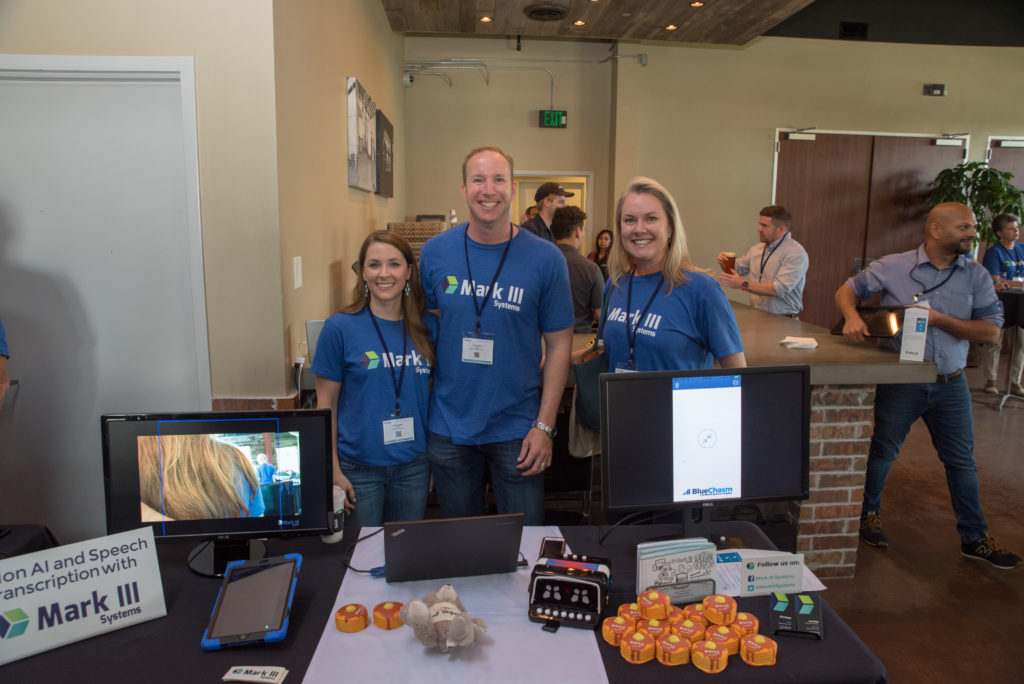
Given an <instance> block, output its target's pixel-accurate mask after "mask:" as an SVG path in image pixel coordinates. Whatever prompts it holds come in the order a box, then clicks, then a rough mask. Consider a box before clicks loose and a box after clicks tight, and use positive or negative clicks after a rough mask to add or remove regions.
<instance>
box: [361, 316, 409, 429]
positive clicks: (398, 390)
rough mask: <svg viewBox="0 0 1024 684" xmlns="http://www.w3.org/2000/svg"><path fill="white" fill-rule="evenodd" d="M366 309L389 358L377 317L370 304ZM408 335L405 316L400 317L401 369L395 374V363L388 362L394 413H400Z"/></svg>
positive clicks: (386, 344) (397, 414)
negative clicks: (393, 395) (393, 397)
mask: <svg viewBox="0 0 1024 684" xmlns="http://www.w3.org/2000/svg"><path fill="white" fill-rule="evenodd" d="M366 311H367V313H369V314H370V320H371V321H373V327H374V328H375V329H376V330H377V337H379V338H380V343H381V344H382V345H384V354H385V355H386V356H387V357H388V358H389V359H390V358H391V352H389V351H388V343H387V342H385V341H384V335H383V334H381V331H380V326H379V325H378V324H377V317H376V316H374V315H373V311H372V310H371V309H370V305H369V304H367V305H366ZM408 342H409V337H408V336H407V335H406V330H405V318H402V370H400V371H398V374H397V376H396V374H395V364H394V363H391V361H389V362H388V364H387V365H388V370H390V371H391V383H392V384H393V385H394V386H395V415H396V416H400V415H402V407H401V406H400V405H399V401H398V399H399V397H400V396H401V395H402V380H404V379H405V353H406V351H407V350H408V348H409V347H408Z"/></svg>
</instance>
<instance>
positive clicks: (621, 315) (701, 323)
mask: <svg viewBox="0 0 1024 684" xmlns="http://www.w3.org/2000/svg"><path fill="white" fill-rule="evenodd" d="M615 229H616V231H617V233H618V234H617V236H616V238H617V239H616V240H615V243H614V245H613V246H612V248H611V255H610V256H609V259H608V270H609V275H610V277H609V280H608V283H607V284H606V285H605V310H606V311H608V315H607V320H606V321H605V326H604V335H603V339H604V350H605V353H606V354H607V355H608V367H609V369H610V370H613V371H654V370H685V369H700V368H711V366H712V365H713V363H714V362H715V361H717V362H718V363H719V364H720V365H721V366H722V367H723V368H736V367H742V366H746V360H745V359H744V356H743V343H742V342H741V340H740V333H739V327H738V326H737V324H736V317H735V315H734V314H733V312H732V307H730V306H729V301H728V299H726V296H725V293H724V292H722V287H721V286H720V285H719V284H718V282H717V281H716V280H715V279H714V278H712V277H710V276H708V275H707V274H706V273H704V272H703V271H702V269H699V268H697V267H696V266H694V265H693V263H692V262H691V261H690V255H689V252H688V250H687V247H686V232H685V231H684V230H683V224H682V222H681V221H680V219H679V209H678V207H677V206H676V202H675V200H674V199H673V198H672V196H671V195H670V194H669V192H668V190H666V189H665V188H664V187H663V186H662V185H661V184H660V183H658V182H657V181H654V180H651V179H650V178H634V179H633V180H632V181H630V183H629V186H628V187H627V188H626V191H625V192H624V193H622V196H621V197H620V198H619V202H618V206H617V208H616V211H615Z"/></svg>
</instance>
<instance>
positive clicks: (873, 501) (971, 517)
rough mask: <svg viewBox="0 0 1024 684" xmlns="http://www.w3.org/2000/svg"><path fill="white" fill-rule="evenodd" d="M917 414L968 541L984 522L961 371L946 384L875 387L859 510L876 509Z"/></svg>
mask: <svg viewBox="0 0 1024 684" xmlns="http://www.w3.org/2000/svg"><path fill="white" fill-rule="evenodd" d="M918 418H924V423H925V425H926V426H927V427H928V432H929V433H930V434H931V436H932V444H933V445H935V450H936V451H937V452H938V455H939V460H940V461H942V464H943V465H944V466H945V468H946V484H947V485H948V486H949V496H950V499H952V502H953V513H954V514H956V529H957V531H958V532H959V533H960V539H961V540H962V541H964V542H969V541H974V540H975V539H977V538H979V537H981V536H983V535H984V534H985V532H986V531H987V529H988V525H987V524H986V523H985V516H984V514H983V513H982V512H981V500H980V496H979V494H978V471H977V468H976V467H975V465H974V420H973V417H972V415H971V395H970V392H969V390H968V389H967V378H966V377H965V376H964V375H961V376H960V377H959V378H957V379H956V380H954V381H952V382H948V383H942V382H935V383H927V384H925V383H922V384H913V385H878V387H877V388H876V390H875V433H874V434H873V435H872V436H871V448H870V449H869V450H868V465H867V480H866V481H865V483H864V510H865V511H880V510H881V505H882V489H883V488H884V487H885V479H886V477H888V475H889V468H891V467H892V464H893V461H895V460H896V457H897V456H899V453H900V448H901V447H902V446H903V441H904V440H905V439H906V437H907V433H908V432H910V426H911V425H913V423H914V421H915V420H917V419H918Z"/></svg>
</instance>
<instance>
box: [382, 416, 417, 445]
mask: <svg viewBox="0 0 1024 684" xmlns="http://www.w3.org/2000/svg"><path fill="white" fill-rule="evenodd" d="M414 439H416V428H415V426H414V425H413V419H412V418H411V417H409V418H398V417H395V416H391V417H390V418H385V419H384V443H385V444H398V443H399V442H411V441H412V440H414Z"/></svg>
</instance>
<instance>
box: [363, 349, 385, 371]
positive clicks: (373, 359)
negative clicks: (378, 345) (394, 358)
mask: <svg viewBox="0 0 1024 684" xmlns="http://www.w3.org/2000/svg"><path fill="white" fill-rule="evenodd" d="M359 363H361V364H362V365H363V368H365V369H366V370H373V369H374V368H376V367H377V366H379V365H380V357H379V356H377V352H375V351H368V352H366V353H365V354H363V358H361V359H360V360H359Z"/></svg>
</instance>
